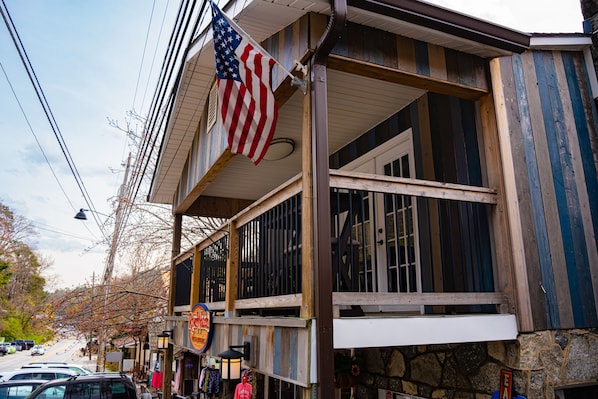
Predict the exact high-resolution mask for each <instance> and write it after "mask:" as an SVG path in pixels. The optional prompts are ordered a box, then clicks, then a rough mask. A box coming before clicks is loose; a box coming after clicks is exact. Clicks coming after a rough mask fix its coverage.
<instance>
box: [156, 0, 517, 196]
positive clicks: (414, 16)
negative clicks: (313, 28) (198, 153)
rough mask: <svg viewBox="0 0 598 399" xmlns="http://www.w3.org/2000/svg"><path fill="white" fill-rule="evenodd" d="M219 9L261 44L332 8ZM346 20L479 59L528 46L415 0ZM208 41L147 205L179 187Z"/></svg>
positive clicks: (352, 4)
mask: <svg viewBox="0 0 598 399" xmlns="http://www.w3.org/2000/svg"><path fill="white" fill-rule="evenodd" d="M243 7H244V8H243ZM223 10H224V11H225V12H226V13H227V14H228V15H229V16H232V17H233V18H234V19H235V20H236V22H237V23H238V24H239V25H240V26H241V27H242V28H243V29H244V30H245V31H246V32H247V33H248V34H249V35H251V36H252V37H253V38H254V39H255V40H257V41H263V40H265V39H267V38H268V37H270V36H272V35H273V34H275V33H277V32H278V31H280V30H282V29H283V28H285V27H286V26H288V25H289V24H291V23H292V22H294V21H296V20H297V19H299V18H301V17H302V16H303V15H304V14H307V13H309V12H314V13H320V14H326V15H329V14H330V3H329V2H328V1H324V0H282V1H276V0H275V1H264V0H253V1H251V2H245V1H231V2H229V3H228V5H227V6H226V7H223ZM347 17H348V21H349V22H353V23H357V24H360V25H364V26H370V27H373V28H377V29H381V30H385V31H388V32H392V33H395V34H398V35H402V36H406V37H410V38H413V39H417V40H421V41H425V42H429V43H432V44H436V45H438V46H443V47H447V48H452V49H455V50H458V51H461V52H465V53H470V54H474V55H477V56H479V57H483V58H494V57H498V56H504V55H508V54H511V53H512V52H523V51H525V50H526V49H527V47H528V46H529V35H528V34H525V33H521V32H518V31H515V30H511V29H508V28H505V27H502V26H499V25H496V24H493V23H489V22H485V21H482V20H479V19H476V18H473V17H469V16H466V15H464V14H460V13H457V12H454V11H451V10H448V9H445V8H441V7H437V6H434V5H431V4H428V3H425V2H420V1H416V0H379V1H373V0H348V13H347ZM211 36H212V33H211V29H209V27H207V28H206V29H205V30H204V32H203V33H202V34H201V35H200V36H199V37H198V38H197V39H196V40H195V42H194V44H193V46H192V47H191V49H190V51H189V52H188V55H187V58H186V60H185V67H184V71H183V74H182V78H181V80H180V82H179V87H178V88H177V93H176V98H175V103H174V107H173V110H172V114H171V115H170V119H169V121H168V123H167V126H166V132H165V135H164V139H163V143H162V147H161V153H160V158H159V161H158V166H157V168H156V171H155V173H154V177H153V181H152V188H151V191H150V195H149V199H150V201H153V202H159V203H170V202H171V201H172V196H173V193H174V192H175V190H176V188H177V185H178V181H179V177H180V175H181V172H182V170H183V167H184V165H185V162H186V160H187V156H188V153H189V148H190V147H191V144H192V141H193V137H194V134H195V130H196V127H197V126H198V123H199V120H200V117H201V112H202V110H203V108H204V105H205V102H206V100H207V97H208V94H209V90H210V87H211V85H212V83H213V81H214V73H215V67H214V54H213V47H212V46H213V45H212V40H211ZM413 94H414V95H415V93H413ZM331 144H332V143H331ZM331 148H332V145H331ZM274 172H276V171H274Z"/></svg>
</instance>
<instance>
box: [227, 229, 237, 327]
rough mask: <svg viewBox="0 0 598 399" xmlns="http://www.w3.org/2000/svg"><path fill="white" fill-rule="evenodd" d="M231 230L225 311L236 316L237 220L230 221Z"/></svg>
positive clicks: (228, 314)
mask: <svg viewBox="0 0 598 399" xmlns="http://www.w3.org/2000/svg"><path fill="white" fill-rule="evenodd" d="M229 230H230V231H229V235H228V256H227V258H226V298H225V303H224V312H225V315H226V316H234V311H235V301H236V300H237V297H238V292H239V290H238V287H239V231H238V230H237V223H236V222H235V221H231V222H230V223H229Z"/></svg>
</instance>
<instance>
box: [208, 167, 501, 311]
mask: <svg viewBox="0 0 598 399" xmlns="http://www.w3.org/2000/svg"><path fill="white" fill-rule="evenodd" d="M300 183H301V179H300V176H297V177H296V178H294V179H292V180H291V181H290V182H289V183H288V184H286V185H284V186H281V187H280V188H279V189H277V190H275V191H273V192H272V193H270V194H269V195H267V196H265V197H264V198H263V199H262V200H260V201H257V202H256V203H255V204H254V205H252V206H251V207H250V208H248V209H246V210H244V211H243V212H242V213H240V214H238V215H236V216H235V217H234V218H233V219H232V221H234V223H235V224H236V228H237V231H238V237H239V242H238V247H239V258H238V262H237V264H238V277H239V280H238V292H237V301H236V307H237V308H238V309H249V308H259V307H268V306H271V307H283V306H288V305H289V304H291V305H293V306H298V305H299V304H300V303H301V301H300V295H301V283H302V282H301V275H302V273H301V267H302V264H303V262H302V254H301V253H302V248H301V231H302V229H301V225H302V221H301V213H302V209H301V206H302V203H301V186H300ZM330 187H331V194H330V195H331V221H332V229H333V231H332V232H331V233H332V237H331V241H332V248H331V251H332V261H333V264H332V273H333V277H334V279H333V281H334V283H333V284H334V291H335V294H334V299H333V302H334V305H335V306H337V307H339V306H340V307H342V306H345V305H364V306H367V305H374V304H375V305H378V306H381V307H384V306H395V307H396V306H399V307H400V306H404V307H406V308H410V307H413V306H421V307H427V308H426V309H427V311H430V310H432V309H436V310H437V309H441V312H479V311H484V312H485V311H496V309H497V308H499V309H500V310H499V311H505V310H506V305H507V303H508V300H507V298H506V296H505V295H504V294H502V293H498V292H495V288H494V283H493V271H492V250H491V247H492V245H491V240H490V237H489V236H490V233H489V227H488V212H490V210H489V207H491V206H492V205H494V204H496V202H497V199H496V193H495V192H494V191H493V190H491V189H488V188H483V187H470V186H463V185H456V184H445V183H438V182H429V181H421V180H411V179H403V178H395V177H387V176H377V175H368V174H359V173H350V174H349V173H345V172H340V171H331V174H330ZM391 204H392V206H391ZM397 204H400V206H401V207H402V208H401V209H402V212H404V214H400V215H399V214H395V215H393V213H392V212H394V211H393V208H392V207H396V206H397ZM378 207H383V208H384V209H383V210H382V211H383V212H386V216H385V218H384V219H383V220H386V219H389V218H391V216H394V217H395V219H396V220H398V219H399V217H401V218H404V217H409V212H415V214H414V215H413V216H414V217H413V218H412V219H411V220H413V221H414V223H416V224H417V227H416V228H415V227H414V226H408V227H407V228H406V227H405V226H401V225H400V223H405V222H404V221H405V220H407V219H402V220H403V221H399V222H397V221H395V222H394V226H390V225H385V226H382V225H381V223H386V222H380V221H376V218H374V214H376V213H378V212H380V211H381V209H379V208H378ZM405 215H407V216H405ZM409 223H410V222H409ZM372 229H373V230H372ZM399 229H403V230H404V231H412V236H407V235H405V236H400V234H398V230H399ZM409 229H411V230H409ZM373 231H374V232H377V231H384V237H383V238H381V239H380V241H381V242H382V243H384V244H385V245H386V246H387V247H388V248H390V249H388V250H387V252H388V253H387V254H386V256H387V257H388V256H391V255H392V256H396V258H397V259H398V260H399V263H401V262H402V264H399V265H392V266H390V267H389V268H388V270H378V271H376V270H375V268H374V267H373V266H372V265H375V264H376V261H377V260H376V259H373V257H375V256H376V254H375V247H376V245H382V243H379V242H372V239H371V238H368V237H374V236H375V235H373V234H372V232H373ZM415 234H417V235H415ZM456 235H458V237H457V236H456ZM226 238H227V237H221V238H220V239H219V240H213V239H212V240H213V242H211V243H209V244H207V243H204V245H203V247H204V248H205V249H204V250H203V251H202V278H201V288H200V292H202V293H205V294H203V295H204V297H205V300H206V301H207V302H213V301H223V300H224V295H225V289H226V287H225V286H224V282H225V280H226V279H225V264H226V257H225V256H220V255H221V254H226V251H225V250H223V249H224V248H226V245H228V243H227V241H226ZM368 240H369V241H368ZM409 240H411V241H409ZM414 240H417V242H418V244H417V245H414V244H415V242H414ZM391 241H392V242H393V243H392V245H391V244H390V242H391ZM419 243H422V244H419ZM401 246H402V247H401ZM393 251H395V252H396V251H403V254H399V255H397V254H396V253H395V252H393ZM416 251H417V253H416ZM416 256H417V259H416ZM409 257H413V259H411V260H410V259H409ZM389 264H392V262H390V263H389ZM204 269H206V270H205V272H204ZM377 273H387V274H388V276H387V278H386V279H380V278H379V276H378V275H377ZM380 281H383V282H384V284H385V285H384V286H382V285H381V283H380ZM273 297H279V298H285V300H283V301H281V302H280V303H275V302H274V301H272V299H273ZM439 306H442V307H441V308H438V307H439Z"/></svg>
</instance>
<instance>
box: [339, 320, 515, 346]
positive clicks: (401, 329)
mask: <svg viewBox="0 0 598 399" xmlns="http://www.w3.org/2000/svg"><path fill="white" fill-rule="evenodd" d="M515 339H517V320H516V319H515V315H512V314H497V315H462V316H461V315H459V316H453V315H451V316H406V317H386V318H370V317H356V318H342V319H334V320H333V342H334V349H343V348H370V347H386V346H407V345H429V344H449V343H463V342H486V341H510V340H515Z"/></svg>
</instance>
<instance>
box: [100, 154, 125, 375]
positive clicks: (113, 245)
mask: <svg viewBox="0 0 598 399" xmlns="http://www.w3.org/2000/svg"><path fill="white" fill-rule="evenodd" d="M130 165H131V154H129V157H128V158H127V165H126V167H125V175H124V178H123V183H122V184H121V186H120V188H119V190H118V198H117V201H118V203H117V205H116V212H115V214H114V232H113V233H112V239H111V241H110V250H109V252H108V258H107V259H106V266H105V267H104V276H103V277H102V284H104V310H103V311H104V312H106V311H107V308H108V295H109V293H110V280H111V278H112V271H113V270H114V258H115V256H116V249H117V247H118V240H119V237H120V229H121V225H122V211H123V197H124V195H125V187H126V185H127V180H128V179H129V168H130ZM106 335H107V331H106V327H105V326H104V327H103V328H101V329H100V334H99V342H98V357H97V359H96V371H97V372H102V371H104V370H105V366H106V339H107V336H106Z"/></svg>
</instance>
